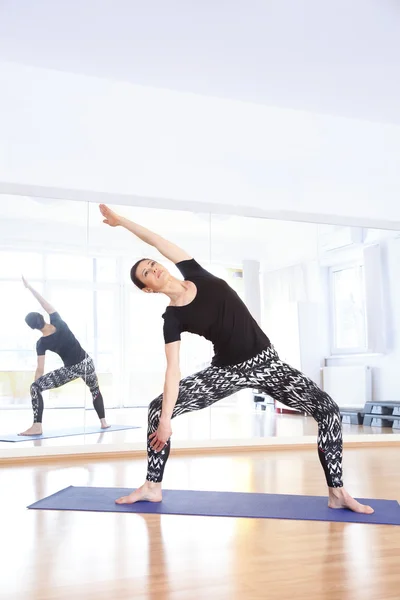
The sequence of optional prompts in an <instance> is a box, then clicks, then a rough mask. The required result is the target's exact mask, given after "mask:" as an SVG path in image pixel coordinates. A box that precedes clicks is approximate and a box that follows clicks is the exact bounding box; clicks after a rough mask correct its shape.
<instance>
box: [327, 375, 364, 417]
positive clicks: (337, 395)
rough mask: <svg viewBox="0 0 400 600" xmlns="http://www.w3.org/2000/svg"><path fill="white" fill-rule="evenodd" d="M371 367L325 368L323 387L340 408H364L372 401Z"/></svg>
mask: <svg viewBox="0 0 400 600" xmlns="http://www.w3.org/2000/svg"><path fill="white" fill-rule="evenodd" d="M371 373H372V371H371V368H370V367H366V366H362V367H323V369H322V387H323V390H324V391H325V392H327V393H328V394H329V395H330V396H331V397H332V398H333V400H334V401H335V402H336V403H337V404H338V405H339V407H340V408H346V407H354V408H364V405H365V403H366V402H370V401H371V400H372V375H371Z"/></svg>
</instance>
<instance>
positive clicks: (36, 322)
mask: <svg viewBox="0 0 400 600" xmlns="http://www.w3.org/2000/svg"><path fill="white" fill-rule="evenodd" d="M25 323H26V324H27V325H29V327H30V328H31V329H43V327H44V326H45V324H46V323H45V320H44V318H43V315H41V314H40V313H38V312H31V313H29V314H28V315H26V317H25Z"/></svg>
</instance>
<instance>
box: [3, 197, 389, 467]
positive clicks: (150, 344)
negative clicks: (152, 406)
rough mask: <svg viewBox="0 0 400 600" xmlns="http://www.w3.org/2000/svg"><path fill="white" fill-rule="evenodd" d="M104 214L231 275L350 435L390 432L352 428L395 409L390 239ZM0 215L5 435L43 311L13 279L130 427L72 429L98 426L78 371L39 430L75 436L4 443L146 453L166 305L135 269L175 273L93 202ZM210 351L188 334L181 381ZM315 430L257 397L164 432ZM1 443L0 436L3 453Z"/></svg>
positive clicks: (17, 428) (15, 203)
mask: <svg viewBox="0 0 400 600" xmlns="http://www.w3.org/2000/svg"><path fill="white" fill-rule="evenodd" d="M110 207H111V208H112V209H113V210H115V211H117V212H119V213H121V214H123V215H124V216H126V217H127V218H129V219H131V220H133V221H136V222H138V223H140V224H141V225H144V226H146V227H148V228H149V229H152V230H154V231H156V232H157V233H159V234H160V235H162V236H163V237H165V238H166V239H169V240H171V241H173V242H174V243H176V244H177V245H179V246H181V247H182V248H184V249H185V250H187V251H188V252H189V253H190V254H192V255H193V256H194V257H195V258H196V260H197V261H198V262H200V264H202V265H203V266H204V267H205V268H206V269H208V270H210V271H211V272H212V273H213V274H215V275H217V276H218V277H220V278H222V279H224V280H225V281H227V283H228V284H229V285H230V286H231V287H232V288H233V289H234V290H235V291H236V292H237V293H238V295H239V296H240V297H241V298H242V300H243V301H244V302H245V304H246V305H247V306H248V308H249V310H250V312H251V313H252V315H253V316H254V318H255V319H256V321H257V322H258V323H259V324H260V326H261V327H262V329H263V330H264V331H265V333H266V334H267V335H268V337H269V338H270V340H271V341H272V343H273V345H274V347H275V348H276V350H277V352H278V353H279V356H280V358H281V359H282V360H283V361H285V362H287V363H289V364H291V365H292V366H293V367H295V368H297V369H299V370H300V371H302V372H304V373H305V375H307V376H308V377H310V378H311V379H312V380H314V381H315V382H316V383H317V384H318V385H319V386H320V387H322V388H323V389H325V390H326V391H327V392H328V393H329V394H331V395H332V397H333V398H334V399H335V400H336V402H337V403H338V404H339V405H340V407H341V408H342V409H343V410H345V409H346V408H349V409H350V408H353V409H354V410H353V413H351V411H348V412H349V415H347V416H346V419H347V420H349V421H350V422H349V423H345V425H344V431H345V435H353V434H354V435H360V434H370V433H388V434H392V433H396V432H398V430H396V429H394V428H392V427H389V426H387V427H384V428H383V429H382V428H380V427H376V425H377V424H378V425H379V424H384V425H388V423H387V422H386V421H387V420H386V421H384V422H383V421H381V422H380V423H379V422H378V423H377V422H376V421H374V422H372V425H373V427H371V426H370V425H367V426H363V425H362V424H356V422H354V418H357V411H361V410H362V409H363V407H364V404H365V401H366V400H368V399H369V398H371V399H372V400H374V401H385V400H389V401H390V400H393V401H396V400H397V364H398V359H399V353H400V349H399V343H400V342H399V340H398V339H397V338H398V336H397V330H398V329H399V328H398V326H397V320H398V315H399V314H400V310H399V308H400V288H399V285H400V284H398V278H397V277H396V273H397V271H396V269H397V265H398V264H399V258H400V236H399V233H398V232H395V231H381V230H375V229H362V228H355V227H339V226H324V225H317V224H313V223H294V222H285V221H273V220H268V219H261V218H250V217H240V216H232V215H223V214H221V215H220V214H218V215H217V214H212V215H210V214H208V213H194V212H185V211H175V210H166V209H165V210H164V209H153V208H151V209H150V208H146V207H132V206H124V205H112V204H110ZM0 217H1V222H0V234H1V246H0V292H1V298H2V307H3V315H4V318H3V326H2V331H1V338H0V410H1V415H2V427H1V432H0V434H1V433H3V434H16V433H19V432H22V431H24V430H25V429H26V428H27V427H29V426H30V424H31V422H32V407H31V396H30V386H31V383H32V381H33V379H34V373H35V369H36V364H37V357H36V350H35V347H36V342H37V340H38V339H39V337H40V333H39V332H38V331H37V330H31V329H30V328H29V327H28V326H27V325H26V323H25V321H24V319H25V315H26V314H27V313H29V312H31V311H37V312H43V311H42V309H41V307H40V305H39V304H38V303H37V301H36V299H35V298H34V297H33V296H32V294H31V293H30V292H29V291H28V290H26V289H25V288H24V286H23V284H22V282H21V275H22V274H24V275H25V276H26V277H27V278H28V280H29V282H30V284H31V285H32V286H33V287H34V289H35V290H36V291H37V292H38V293H39V294H41V295H42V296H43V297H44V298H45V299H46V300H48V301H49V302H50V303H51V304H52V305H54V307H55V308H56V309H57V311H58V312H59V313H60V315H61V317H62V319H64V321H65V322H66V323H67V324H68V326H69V327H70V329H71V331H72V332H73V333H74V335H75V336H76V338H77V339H78V340H79V342H80V344H81V346H82V348H83V349H84V350H85V351H86V352H87V353H88V355H89V356H90V358H91V359H92V360H93V363H94V365H95V371H96V375H97V377H98V384H99V389H100V391H101V394H102V397H103V399H104V406H105V416H106V420H107V422H108V423H110V424H112V425H114V426H120V427H123V428H124V427H137V429H134V428H129V429H121V430H119V431H111V430H110V431H109V432H104V433H97V434H96V435H92V434H91V435H83V433H85V434H89V433H91V432H92V431H93V429H94V428H96V429H98V428H99V420H98V415H97V414H96V411H95V410H94V406H93V397H92V393H91V391H93V390H91V389H90V385H85V382H86V383H88V378H87V372H85V375H84V377H83V378H77V379H76V380H74V381H72V382H70V383H68V385H63V386H60V387H56V388H53V389H51V390H47V391H44V393H43V398H44V407H45V408H44V420H43V423H44V425H45V427H46V430H47V431H49V430H51V431H58V432H59V433H61V434H62V431H64V430H66V429H68V430H71V429H74V428H81V430H82V432H83V433H82V435H74V436H70V437H66V436H65V435H61V437H53V438H50V439H44V440H37V439H36V440H34V441H25V440H24V441H21V442H18V444H15V445H14V447H16V445H18V448H25V449H26V452H27V454H28V455H29V451H30V450H32V448H33V449H34V448H37V447H38V446H40V447H44V448H51V447H54V446H57V447H58V448H60V447H61V446H63V447H65V448H66V449H67V450H66V451H68V449H71V448H72V447H74V446H79V445H80V446H82V445H85V446H87V447H89V446H90V451H93V449H95V448H96V447H98V446H97V445H98V444H99V443H101V444H107V445H109V447H110V448H111V446H112V445H119V444H122V443H138V444H139V445H142V444H143V442H144V438H145V430H146V425H147V408H148V405H149V403H150V402H151V400H152V399H153V398H155V397H157V396H158V395H159V394H160V393H161V392H162V390H163V383H164V374H165V365H166V361H165V353H164V341H163V319H162V314H163V312H164V310H165V307H166V305H167V303H168V300H167V298H165V297H163V296H161V295H157V294H154V295H151V296H149V295H147V294H144V293H143V292H141V291H139V290H138V289H137V288H135V286H134V285H133V284H132V282H131V280H130V268H131V266H132V265H133V264H134V263H135V262H136V261H137V260H138V259H139V258H141V257H147V256H149V257H151V258H153V257H154V258H155V259H156V260H159V262H161V263H162V264H165V266H167V267H168V268H169V269H170V271H171V272H172V273H173V274H175V275H176V276H177V277H181V276H180V274H179V271H178V269H176V267H174V266H173V265H171V264H170V263H168V261H166V260H165V259H164V258H163V257H162V256H160V255H159V254H158V253H157V252H155V251H152V249H151V248H150V247H148V246H146V244H144V243H142V242H140V241H139V240H138V239H137V238H135V236H133V235H132V234H130V233H129V232H128V231H126V230H123V229H121V228H110V227H107V226H106V225H104V224H103V222H102V217H101V215H100V213H99V209H98V205H97V204H95V203H86V202H78V201H67V200H60V199H42V198H31V197H16V196H2V197H1V198H0ZM212 354H213V349H212V346H211V344H210V343H209V342H208V341H206V340H205V339H204V338H201V337H198V336H195V335H192V334H188V333H185V334H183V336H182V351H181V372H182V377H185V376H186V375H189V374H192V373H196V372H197V371H200V370H202V369H203V368H205V367H206V366H208V365H209V364H210V361H211V358H212ZM62 364H63V363H62V361H61V359H60V358H59V357H58V356H57V355H56V354H54V353H52V352H46V362H45V372H46V373H47V372H49V371H52V370H54V369H59V368H60V367H62ZM82 379H83V380H82ZM89 383H90V382H89ZM92 387H93V386H92ZM255 400H257V401H255ZM346 419H345V420H346ZM393 421H394V419H392V420H391V422H393ZM389 425H390V423H389ZM60 430H62V431H60ZM315 431H316V424H315V423H314V421H313V420H312V419H310V418H307V417H304V416H303V415H300V416H299V415H298V414H296V413H295V412H293V411H288V408H287V407H285V406H283V405H281V404H279V403H278V402H274V399H273V398H270V397H267V396H266V395H265V394H260V393H259V391H258V390H257V389H255V390H244V391H241V392H239V393H237V394H234V395H232V396H229V397H227V398H225V399H224V400H221V401H219V402H217V403H216V404H214V405H213V406H212V407H211V408H207V409H203V410H200V411H196V413H191V414H187V415H182V416H181V417H179V419H176V421H174V428H173V432H174V440H177V441H178V445H181V446H182V445H183V446H184V445H187V446H193V445H199V446H201V445H202V444H204V445H208V444H210V443H214V442H215V441H216V440H218V443H220V441H221V440H225V442H226V443H227V444H228V445H235V444H236V443H237V442H238V441H239V440H249V439H251V440H255V439H259V440H263V443H264V441H265V440H267V438H268V439H270V438H271V437H274V436H283V437H291V438H293V439H295V438H297V437H299V436H304V435H314V434H315ZM12 446H13V445H12V444H10V443H8V442H4V441H0V452H1V451H2V450H6V449H7V450H8V449H9V448H11V447H12Z"/></svg>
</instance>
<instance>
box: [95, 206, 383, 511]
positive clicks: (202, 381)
mask: <svg viewBox="0 0 400 600" xmlns="http://www.w3.org/2000/svg"><path fill="white" fill-rule="evenodd" d="M100 211H101V213H102V215H103V217H104V222H105V223H106V224H107V225H110V226H111V227H116V226H122V227H124V228H125V229H127V230H128V231H130V232H132V233H133V234H134V235H136V236H137V237H138V238H139V239H141V240H142V241H144V242H146V243H148V244H149V245H150V246H153V247H154V248H156V249H157V250H158V251H159V252H160V253H161V254H162V255H163V256H165V257H166V258H167V259H169V260H170V261H172V262H173V263H174V264H175V265H176V266H177V268H178V269H179V270H180V272H181V273H182V275H183V277H184V281H182V280H179V279H176V278H175V277H173V276H172V275H170V273H169V272H168V271H167V269H166V268H165V267H163V266H162V265H160V264H159V263H157V262H156V261H155V260H151V259H148V258H143V259H141V260H139V261H138V262H137V263H136V264H135V265H134V266H133V267H132V269H131V279H132V281H133V283H134V284H135V285H136V286H137V287H138V288H140V289H142V290H143V291H144V292H146V293H148V294H154V293H162V294H165V295H166V296H168V298H169V300H170V303H169V305H168V307H167V309H166V311H165V313H164V315H163V318H164V340H165V353H166V358H167V369H166V375H165V385H164V394H161V396H159V397H158V398H156V399H155V400H153V401H152V402H151V403H150V405H149V418H148V445H147V451H148V469H147V478H146V482H145V483H144V485H143V486H141V487H140V488H138V489H137V490H135V491H133V492H132V493H131V494H130V495H129V496H125V497H123V498H120V499H119V500H117V502H118V503H120V504H125V503H132V502H136V501H138V500H149V501H152V502H159V501H160V500H161V499H162V492H161V482H162V479H163V472H164V468H165V464H166V462H167V459H168V455H169V452H170V436H171V434H172V429H171V419H173V418H174V417H176V416H178V415H181V414H183V413H187V412H191V411H194V410H200V409H202V408H205V407H207V406H211V405H212V404H214V402H217V401H218V400H221V399H222V398H226V397H227V396H229V395H231V394H233V393H235V392H238V391H239V390H241V389H243V388H256V389H261V390H263V391H264V392H265V393H266V394H268V395H269V396H271V397H272V398H275V399H276V400H279V402H282V403H283V404H285V405H287V406H290V407H292V408H295V409H298V410H300V411H302V412H305V413H307V414H308V415H311V416H312V417H314V419H315V420H316V421H317V422H318V455H319V459H320V462H321V464H322V467H323V470H324V473H325V478H326V482H327V485H328V491H329V501H328V505H329V506H330V507H331V508H343V507H346V508H349V509H351V510H353V511H356V512H365V513H372V512H373V510H372V508H370V507H368V506H363V505H361V504H360V503H358V502H357V501H356V500H354V499H353V498H352V497H351V496H350V495H349V494H348V493H347V492H346V491H345V489H344V488H343V482H342V427H341V418H340V412H339V408H338V406H337V405H336V404H335V402H333V400H332V399H331V398H330V397H329V396H328V394H326V393H325V392H323V391H322V390H320V389H319V387H318V386H317V385H316V384H315V383H314V382H313V381H311V379H308V378H307V377H306V376H305V375H303V374H302V373H300V372H299V371H297V370H296V369H294V368H292V367H290V366H289V365H287V364H286V363H284V362H282V361H281V360H280V359H279V356H278V355H277V353H276V351H275V349H274V347H273V346H272V345H271V342H270V341H269V339H268V337H267V336H266V335H265V334H264V332H263V331H262V330H261V329H260V327H259V326H258V324H257V323H256V321H255V320H254V319H253V317H252V316H251V314H250V312H249V311H248V309H247V307H246V306H245V304H244V303H243V302H242V300H241V299H240V298H239V296H238V295H237V294H236V292H234V291H233V290H232V289H231V288H230V287H229V285H228V284H227V283H226V282H225V281H223V280H222V279H219V278H218V277H215V276H214V275H212V274H211V273H209V272H208V271H206V270H205V269H203V267H201V266H200V265H199V264H198V263H197V262H196V261H195V260H194V259H193V258H192V257H191V256H190V255H188V254H187V253H186V252H185V251H184V250H182V249H180V248H178V247H177V246H176V245H175V244H173V243H171V242H168V241H167V240H165V239H164V238H162V237H161V236H159V235H157V234H155V233H153V232H151V231H149V230H148V229H145V228H144V227H142V226H141V225H138V224H136V223H133V222H132V221H129V220H128V219H125V218H124V217H121V216H119V215H117V214H116V213H114V212H113V211H112V210H110V209H109V208H108V207H107V206H105V205H103V204H102V205H100ZM184 331H189V332H191V333H196V334H198V335H201V336H204V337H205V338H206V339H208V340H210V341H211V342H212V343H213V344H214V352H215V354H214V358H213V360H212V364H211V366H210V367H208V368H206V369H204V370H203V371H200V372H199V373H196V374H194V375H190V376H189V377H185V378H184V379H182V380H181V381H180V368H179V352H180V339H181V333H182V332H184Z"/></svg>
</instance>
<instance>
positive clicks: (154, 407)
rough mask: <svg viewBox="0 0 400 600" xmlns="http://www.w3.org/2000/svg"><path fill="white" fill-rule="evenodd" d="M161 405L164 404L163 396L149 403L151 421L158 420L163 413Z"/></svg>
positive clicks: (149, 418)
mask: <svg viewBox="0 0 400 600" xmlns="http://www.w3.org/2000/svg"><path fill="white" fill-rule="evenodd" d="M161 406H162V396H159V397H158V398H154V400H152V401H151V402H150V404H149V408H148V420H149V423H150V422H152V421H154V420H158V419H159V418H160V415H161Z"/></svg>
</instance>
